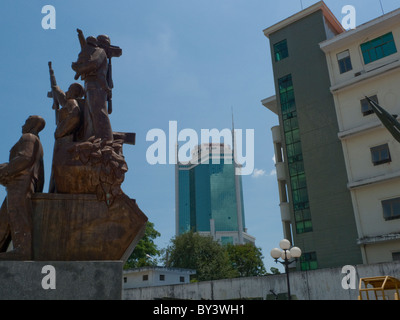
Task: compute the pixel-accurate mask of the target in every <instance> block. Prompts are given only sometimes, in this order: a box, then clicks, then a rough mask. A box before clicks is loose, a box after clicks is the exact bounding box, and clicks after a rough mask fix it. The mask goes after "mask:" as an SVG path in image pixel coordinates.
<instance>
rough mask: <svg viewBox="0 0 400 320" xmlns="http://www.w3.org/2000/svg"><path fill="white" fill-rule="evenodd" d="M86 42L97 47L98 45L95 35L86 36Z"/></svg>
mask: <svg viewBox="0 0 400 320" xmlns="http://www.w3.org/2000/svg"><path fill="white" fill-rule="evenodd" d="M86 43H87V44H88V45H91V46H93V47H97V46H98V43H97V39H96V38H95V37H93V36H89V37H87V38H86Z"/></svg>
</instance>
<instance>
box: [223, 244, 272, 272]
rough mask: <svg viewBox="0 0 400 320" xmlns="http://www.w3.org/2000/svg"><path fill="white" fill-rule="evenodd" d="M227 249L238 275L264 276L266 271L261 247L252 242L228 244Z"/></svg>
mask: <svg viewBox="0 0 400 320" xmlns="http://www.w3.org/2000/svg"><path fill="white" fill-rule="evenodd" d="M226 250H227V252H228V256H229V260H230V261H231V264H232V267H233V269H234V270H235V271H236V273H237V276H238V277H253V276H262V275H264V274H265V273H266V270H265V267H264V263H263V261H262V259H263V255H262V252H261V249H260V248H257V247H256V246H254V245H253V244H251V243H246V244H240V245H233V244H228V245H227V246H226Z"/></svg>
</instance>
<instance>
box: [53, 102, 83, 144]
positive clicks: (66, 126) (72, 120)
mask: <svg viewBox="0 0 400 320" xmlns="http://www.w3.org/2000/svg"><path fill="white" fill-rule="evenodd" d="M80 121H81V119H80V111H79V107H77V106H76V107H75V108H73V110H72V111H71V112H70V113H69V115H68V116H67V117H66V118H65V119H64V120H62V121H60V122H59V124H58V125H57V129H56V131H55V133H54V137H55V138H56V139H59V138H62V137H64V136H66V135H68V134H71V133H72V132H73V131H74V130H75V129H76V128H77V127H78V125H79V123H80Z"/></svg>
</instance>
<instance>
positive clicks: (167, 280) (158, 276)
mask: <svg viewBox="0 0 400 320" xmlns="http://www.w3.org/2000/svg"><path fill="white" fill-rule="evenodd" d="M193 274H196V270H192V269H182V268H167V267H160V266H156V267H141V268H135V269H129V270H123V277H122V279H123V282H122V287H123V289H130V288H142V287H155V286H166V285H173V284H185V283H190V276H191V275H193Z"/></svg>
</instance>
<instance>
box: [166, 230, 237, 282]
mask: <svg viewBox="0 0 400 320" xmlns="http://www.w3.org/2000/svg"><path fill="white" fill-rule="evenodd" d="M164 261H165V265H166V266H168V267H176V268H186V269H194V270H196V274H195V275H194V276H192V280H195V281H207V280H217V279H225V278H232V277H234V276H235V274H236V273H235V271H234V270H233V268H232V266H231V263H230V261H229V257H228V253H227V251H226V250H225V248H224V247H223V246H221V244H220V243H219V242H216V241H214V240H213V238H212V237H209V236H201V235H199V234H198V233H195V232H192V231H190V232H187V233H184V234H182V235H179V236H177V237H175V238H173V239H172V240H171V245H170V246H169V247H168V248H167V249H166V250H165V256H164Z"/></svg>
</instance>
